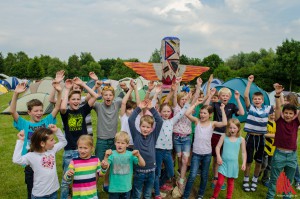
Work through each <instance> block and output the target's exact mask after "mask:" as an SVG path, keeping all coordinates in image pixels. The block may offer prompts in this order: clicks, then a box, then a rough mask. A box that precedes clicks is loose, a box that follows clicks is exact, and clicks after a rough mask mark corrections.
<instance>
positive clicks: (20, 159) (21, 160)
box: [13, 140, 29, 165]
mask: <svg viewBox="0 0 300 199" xmlns="http://www.w3.org/2000/svg"><path fill="white" fill-rule="evenodd" d="M23 145H24V141H22V140H17V143H16V146H15V150H14V155H13V163H15V164H19V165H29V161H28V159H27V156H28V155H29V154H28V153H27V154H25V155H24V156H22V155H21V153H22V148H23Z"/></svg>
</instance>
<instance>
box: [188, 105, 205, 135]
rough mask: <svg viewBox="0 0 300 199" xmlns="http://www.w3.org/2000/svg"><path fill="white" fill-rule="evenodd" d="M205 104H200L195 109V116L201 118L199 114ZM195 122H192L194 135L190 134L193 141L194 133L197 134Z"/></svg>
mask: <svg viewBox="0 0 300 199" xmlns="http://www.w3.org/2000/svg"><path fill="white" fill-rule="evenodd" d="M202 106H203V104H199V105H198V106H196V107H195V109H194V113H193V116H194V117H197V118H199V114H200V109H201V108H202ZM195 127H196V125H195V122H192V133H191V134H190V136H191V139H192V140H193V137H194V133H195Z"/></svg>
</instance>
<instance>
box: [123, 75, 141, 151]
mask: <svg viewBox="0 0 300 199" xmlns="http://www.w3.org/2000/svg"><path fill="white" fill-rule="evenodd" d="M133 90H134V91H135V98H136V100H137V102H134V101H132V100H128V99H129V96H131V93H132V91H133ZM139 102H140V97H139V94H138V90H137V86H136V84H135V83H134V81H133V80H131V81H130V88H129V90H128V91H127V93H126V95H125V96H124V97H123V99H122V105H121V109H120V120H121V131H124V132H126V133H128V136H129V138H130V139H129V146H128V150H133V140H132V136H131V132H130V129H129V124H128V118H129V117H130V115H131V114H132V111H133V110H134V109H135V108H136V104H137V103H139Z"/></svg>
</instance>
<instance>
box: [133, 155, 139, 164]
mask: <svg viewBox="0 0 300 199" xmlns="http://www.w3.org/2000/svg"><path fill="white" fill-rule="evenodd" d="M132 162H133V164H134V165H138V164H139V159H138V158H137V157H136V156H134V155H132Z"/></svg>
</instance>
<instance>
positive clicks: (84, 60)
mask: <svg viewBox="0 0 300 199" xmlns="http://www.w3.org/2000/svg"><path fill="white" fill-rule="evenodd" d="M90 62H95V59H94V57H93V56H92V54H91V53H89V52H82V53H81V54H80V64H81V66H83V65H87V64H89V63H90Z"/></svg>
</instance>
